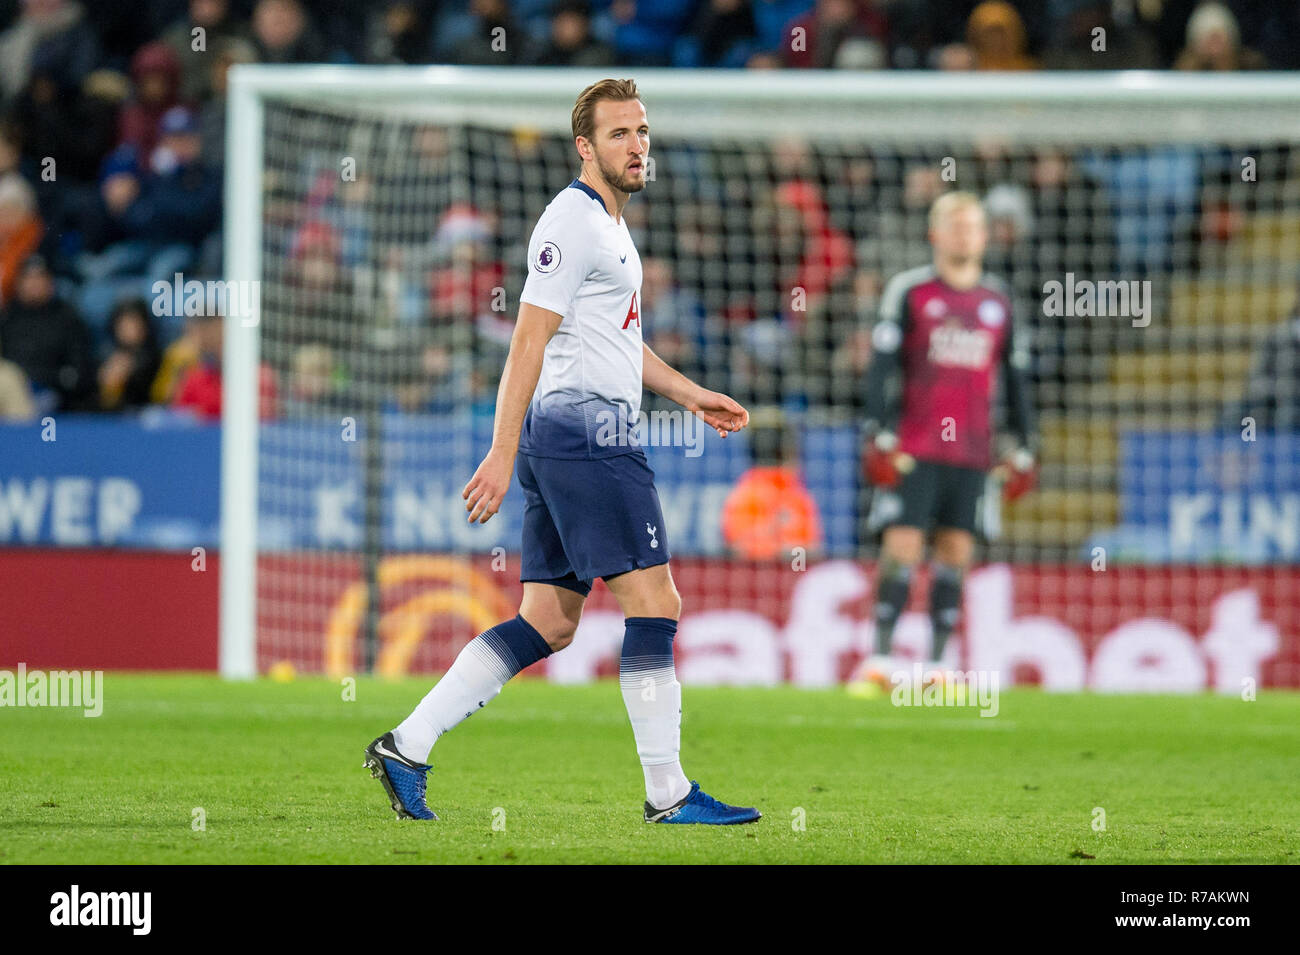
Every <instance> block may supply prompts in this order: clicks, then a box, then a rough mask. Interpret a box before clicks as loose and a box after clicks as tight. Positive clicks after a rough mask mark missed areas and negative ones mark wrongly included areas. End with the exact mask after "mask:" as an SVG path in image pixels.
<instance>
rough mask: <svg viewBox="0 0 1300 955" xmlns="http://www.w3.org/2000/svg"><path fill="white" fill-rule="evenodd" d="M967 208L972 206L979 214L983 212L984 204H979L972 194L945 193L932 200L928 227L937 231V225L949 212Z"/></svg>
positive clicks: (978, 199)
mask: <svg viewBox="0 0 1300 955" xmlns="http://www.w3.org/2000/svg"><path fill="white" fill-rule="evenodd" d="M968 206H974V207H975V208H976V209H979V210H980V211H981V212H983V211H984V204H983V203H982V202H980V197H979V196H977V195H975V193H973V192H945V193H944V194H943V195H942V196H940V197H939V198H938V199H936V200H934V202H933V204H931V206H930V220H929V226H930V228H931V229H937V228H938V227H939V223H940V222H942V221H943V220H944V218H945V217H947V215H948V214H949V213H951V212H956V211H957V210H958V209H965V208H966V207H968Z"/></svg>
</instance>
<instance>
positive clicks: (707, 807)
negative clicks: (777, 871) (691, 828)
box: [645, 779, 763, 826]
mask: <svg viewBox="0 0 1300 955" xmlns="http://www.w3.org/2000/svg"><path fill="white" fill-rule="evenodd" d="M761 818H763V814H762V813H761V812H759V811H758V810H757V809H747V808H744V807H742V806H728V805H727V804H726V803H725V802H718V801H717V800H716V799H714V798H713V797H712V796H710V795H709V794H708V793H706V792H704V791H703V790H702V789H700V784H699V783H697V782H696V781H695V780H693V779H692V780H691V791H690V792H688V793H687V794H686V795H685V796H684V797H682V798H681V799H680V800H679V801H678V802H676V803H674V804H673V805H671V806H669V807H668V808H667V809H656V808H655V807H654V806H652V805H650V803H648V802H647V803H646V804H645V821H646V822H676V823H700V824H701V825H705V826H735V825H739V824H740V823H743V822H756V821H757V820H759V819H761Z"/></svg>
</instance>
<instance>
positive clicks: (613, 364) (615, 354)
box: [519, 179, 642, 458]
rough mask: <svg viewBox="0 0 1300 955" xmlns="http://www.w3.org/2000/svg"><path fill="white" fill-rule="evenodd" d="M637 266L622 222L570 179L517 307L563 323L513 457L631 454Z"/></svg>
mask: <svg viewBox="0 0 1300 955" xmlns="http://www.w3.org/2000/svg"><path fill="white" fill-rule="evenodd" d="M640 289H641V259H640V257H639V256H638V255H637V251H636V246H635V245H634V244H633V243H632V236H631V233H629V232H628V228H627V223H626V221H622V222H615V221H614V219H613V216H611V215H610V214H609V212H608V211H607V210H606V209H605V204H604V202H603V200H602V199H601V198H600V194H599V193H597V192H596V191H595V190H594V189H592V188H591V187H590V186H588V185H587V184H586V183H583V182H581V181H579V180H577V179H575V180H574V181H573V182H572V183H571V184H570V185H569V187H568V188H566V189H564V190H563V191H561V192H560V194H559V195H557V196H556V197H555V198H554V199H552V200H551V204H550V205H548V206H547V207H546V211H544V212H543V213H542V215H541V218H540V219H538V220H537V226H536V227H535V228H534V229H533V234H532V238H531V239H530V240H529V243H528V279H527V281H526V282H525V283H524V290H523V292H522V293H521V294H520V296H519V300H520V301H521V302H527V303H529V304H530V305H537V306H539V307H541V308H545V309H549V310H550V311H552V312H556V313H558V314H560V315H562V316H564V320H563V321H562V322H561V323H560V327H559V330H558V331H556V333H555V335H554V336H553V337H552V338H551V340H550V342H548V343H547V345H546V353H545V357H544V358H543V360H542V373H541V378H540V379H539V380H538V382H537V390H536V391H535V392H533V398H532V402H531V403H530V404H529V406H528V413H527V415H526V416H525V418H524V426H523V431H522V433H521V435H520V438H519V450H520V451H521V452H523V453H525V454H530V455H533V456H534V457H547V458H600V457H609V456H612V455H616V454H625V453H627V452H628V451H630V450H633V449H634V448H635V447H636V444H635V441H636V431H635V425H636V419H637V415H638V414H639V412H640V410H641V354H642V352H641V349H642V345H641V312H640V305H639V304H638V301H637V299H638V297H639V293H640Z"/></svg>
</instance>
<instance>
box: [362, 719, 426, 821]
mask: <svg viewBox="0 0 1300 955" xmlns="http://www.w3.org/2000/svg"><path fill="white" fill-rule="evenodd" d="M364 765H365V767H366V768H367V769H369V770H370V775H371V777H372V778H374V779H378V780H379V781H380V782H381V783H383V784H384V791H385V792H387V793H388V801H389V802H390V803H392V805H393V812H395V813H397V818H398V819H437V818H438V817H437V816H435V815H434V814H433V812H432V811H431V810H430V809H429V807H428V805H426V804H425V801H424V784H425V782H426V781H427V780H428V773H429V770H431V769H432V768H433V767H432V766H426V765H423V764H421V763H414V762H412V761H411V760H409V759H407V758H406V757H405V756H403V755H402V754H401V753H399V752H398V751H397V744H396V743H394V742H393V734H392V733H385V734H384V735H383V736H381V737H379V738H378V739H376V740H375V741H374V742H373V743H371V744H370V745H369V746H367V747H366V761H365V764H364Z"/></svg>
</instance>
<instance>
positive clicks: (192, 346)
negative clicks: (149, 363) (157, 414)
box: [149, 316, 201, 405]
mask: <svg viewBox="0 0 1300 955" xmlns="http://www.w3.org/2000/svg"><path fill="white" fill-rule="evenodd" d="M199 325H200V321H199V318H198V317H197V316H191V317H190V318H187V319H186V320H185V327H184V330H183V331H182V332H181V334H180V335H179V336H177V337H176V339H175V340H174V341H173V342H172V343H171V344H170V345H168V346H167V348H166V349H165V350H164V351H163V353H162V361H161V363H160V364H159V366H158V374H157V375H155V376H154V380H153V384H152V385H150V386H149V401H150V403H151V404H155V405H169V404H171V403H172V400H173V399H174V398H175V397H176V393H177V392H178V391H179V390H180V386H181V382H182V381H183V380H184V379H185V376H186V375H187V374H189V370H190V369H191V368H192V367H194V365H196V364H197V363H198V360H199V338H200V335H201V332H200V329H199Z"/></svg>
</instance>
